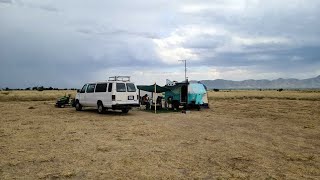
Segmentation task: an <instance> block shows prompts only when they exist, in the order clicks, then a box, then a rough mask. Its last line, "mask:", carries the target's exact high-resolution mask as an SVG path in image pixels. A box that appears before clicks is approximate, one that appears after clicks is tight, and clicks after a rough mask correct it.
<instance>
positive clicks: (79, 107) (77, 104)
mask: <svg viewBox="0 0 320 180" xmlns="http://www.w3.org/2000/svg"><path fill="white" fill-rule="evenodd" d="M75 106H76V110H77V111H81V110H82V106H81V104H80V103H79V101H78V100H77V102H76V105H75Z"/></svg>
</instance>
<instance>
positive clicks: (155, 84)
mask: <svg viewBox="0 0 320 180" xmlns="http://www.w3.org/2000/svg"><path fill="white" fill-rule="evenodd" d="M156 93H157V83H156V82H155V83H154V94H155V96H154V98H153V102H154V113H155V114H157V100H156Z"/></svg>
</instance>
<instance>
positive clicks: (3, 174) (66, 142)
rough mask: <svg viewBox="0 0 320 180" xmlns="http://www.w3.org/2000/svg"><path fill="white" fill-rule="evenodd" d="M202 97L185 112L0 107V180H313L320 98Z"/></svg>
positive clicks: (319, 168) (319, 142)
mask: <svg viewBox="0 0 320 180" xmlns="http://www.w3.org/2000/svg"><path fill="white" fill-rule="evenodd" d="M218 93H220V92H218ZM241 93H244V94H245V93H246V92H241ZM275 93H279V92H275ZM281 93H282V92H281ZM247 94H250V93H247ZM209 95H210V98H211V99H213V100H211V101H210V106H211V108H210V109H205V110H201V111H192V112H191V113H190V114H182V113H162V114H157V115H154V114H151V113H148V112H144V111H140V110H134V111H131V112H129V114H127V115H123V114H121V113H118V112H108V113H107V114H104V115H99V114H97V113H96V111H95V110H90V109H88V110H85V111H82V112H77V111H75V110H74V109H73V108H54V107H53V104H54V102H53V101H30V102H19V101H8V102H0V112H1V116H0V124H1V127H0V179H16V178H18V179H55V178H59V179H67V178H71V179H319V177H320V158H319V157H320V151H319V149H320V139H319V137H320V121H319V117H320V111H319V109H320V103H319V101H316V100H312V101H309V100H308V101H306V100H288V99H286V98H280V99H270V98H263V99H256V98H252V99H250V98H243V99H238V98H236V99H233V98H217V96H216V94H213V93H210V94H209ZM270 96H271V95H270ZM301 96H303V97H304V95H301ZM311 96H318V94H317V93H315V94H314V93H311V95H310V97H311ZM229 97H231V96H229ZM299 97H300V95H299ZM29 107H33V108H31V109H29Z"/></svg>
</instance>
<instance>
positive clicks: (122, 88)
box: [117, 83, 126, 92]
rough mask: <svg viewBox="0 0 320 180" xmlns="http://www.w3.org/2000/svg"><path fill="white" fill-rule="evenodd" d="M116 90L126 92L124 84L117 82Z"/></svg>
mask: <svg viewBox="0 0 320 180" xmlns="http://www.w3.org/2000/svg"><path fill="white" fill-rule="evenodd" d="M117 92H126V85H125V84H124V83H117Z"/></svg>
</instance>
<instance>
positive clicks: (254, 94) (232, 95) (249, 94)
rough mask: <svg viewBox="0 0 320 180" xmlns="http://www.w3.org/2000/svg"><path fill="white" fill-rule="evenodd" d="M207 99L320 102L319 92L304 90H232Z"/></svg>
mask: <svg viewBox="0 0 320 180" xmlns="http://www.w3.org/2000/svg"><path fill="white" fill-rule="evenodd" d="M209 99H211V100H217V99H284V100H310V101H320V91H319V90H313V91H311V90H306V91H296V90H285V91H281V92H278V91H276V90H265V91H258V90H250V91H249V90H248V91H246V90H232V91H219V92H214V91H210V92H209Z"/></svg>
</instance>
